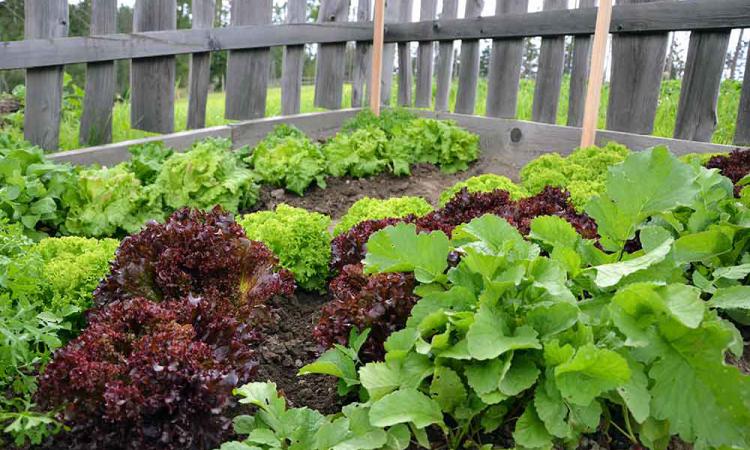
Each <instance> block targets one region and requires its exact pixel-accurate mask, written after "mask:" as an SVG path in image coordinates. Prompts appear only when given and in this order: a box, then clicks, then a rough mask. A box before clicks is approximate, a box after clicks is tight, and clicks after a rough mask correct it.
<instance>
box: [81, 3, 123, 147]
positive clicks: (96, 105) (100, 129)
mask: <svg viewBox="0 0 750 450" xmlns="http://www.w3.org/2000/svg"><path fill="white" fill-rule="evenodd" d="M116 31H117V0H100V1H97V2H93V3H92V4H91V34H109V33H114V32H116ZM115 89H116V87H115V63H114V61H108V62H97V63H90V64H87V65H86V87H85V96H84V99H83V112H82V113H81V127H80V129H79V133H78V143H79V145H81V146H88V145H100V144H106V143H108V142H112V108H113V107H114V104H115Z"/></svg>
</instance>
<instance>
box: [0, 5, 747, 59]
mask: <svg viewBox="0 0 750 450" xmlns="http://www.w3.org/2000/svg"><path fill="white" fill-rule="evenodd" d="M451 2H455V0H448V3H449V5H450V3H451ZM612 14H613V18H612V25H611V27H610V33H614V34H616V35H620V34H625V33H631V34H632V33H638V34H641V33H652V32H665V31H673V30H676V31H689V30H717V29H723V30H727V29H733V28H748V27H750V2H748V1H747V0H721V1H720V2H717V1H716V0H691V1H689V2H669V1H660V2H656V3H646V4H637V5H620V6H615V8H614V10H613V13H612ZM454 17H455V16H454ZM595 21H596V10H595V9H590V8H587V9H576V10H567V11H540V12H535V13H528V14H523V15H518V14H513V15H508V16H498V17H495V16H489V17H481V18H475V19H452V20H446V19H443V18H441V19H439V20H434V21H420V22H413V23H410V24H403V25H399V24H391V25H390V26H389V27H388V30H387V31H386V36H385V41H386V42H429V41H441V40H442V41H448V40H455V39H494V38H497V39H506V38H519V37H533V36H543V37H544V36H559V35H563V34H565V35H586V34H592V33H593V32H594V22H595ZM371 40H372V26H371V25H370V24H361V23H360V24H358V23H354V22H350V23H344V24H336V23H325V24H314V23H307V24H294V25H256V26H239V27H235V26H232V27H225V28H214V29H213V30H172V31H155V32H145V33H129V34H124V33H120V34H113V35H108V36H106V37H104V36H88V37H70V38H59V39H51V40H49V39H32V40H24V41H13V42H2V43H0V70H5V69H22V68H33V67H45V66H49V65H62V64H75V63H88V62H96V61H111V60H118V59H131V58H147V57H152V56H163V55H180V54H188V53H197V52H206V51H218V50H237V49H251V48H265V47H272V46H280V45H301V44H304V43H336V42H347V41H358V42H370V41H371Z"/></svg>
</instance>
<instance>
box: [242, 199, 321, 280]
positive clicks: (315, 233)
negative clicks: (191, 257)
mask: <svg viewBox="0 0 750 450" xmlns="http://www.w3.org/2000/svg"><path fill="white" fill-rule="evenodd" d="M238 223H239V224H240V225H242V227H243V228H244V229H245V233H246V234H247V237H248V238H250V239H253V240H256V241H260V242H263V243H264V244H266V245H267V246H268V248H270V249H271V251H273V252H274V254H275V255H276V256H278V258H279V262H280V265H281V266H282V267H284V268H285V269H288V270H290V271H291V272H292V273H293V274H294V279H295V281H296V282H297V284H298V285H299V286H300V287H302V288H303V289H306V290H309V291H322V290H324V289H325V286H326V281H327V279H328V262H329V260H330V258H331V235H330V233H329V231H328V228H329V227H330V225H331V218H330V217H328V216H326V215H323V214H319V213H315V212H308V211H307V210H305V209H302V208H294V207H292V206H289V205H286V204H280V205H278V206H277V207H276V210H275V211H261V212H257V213H253V214H247V215H245V216H242V217H241V218H240V219H239V220H238Z"/></svg>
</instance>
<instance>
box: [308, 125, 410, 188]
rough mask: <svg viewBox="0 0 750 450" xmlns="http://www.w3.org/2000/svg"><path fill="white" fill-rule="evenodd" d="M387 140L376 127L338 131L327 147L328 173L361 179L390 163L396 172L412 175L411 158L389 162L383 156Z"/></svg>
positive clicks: (377, 171)
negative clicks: (347, 131) (410, 170)
mask: <svg viewBox="0 0 750 450" xmlns="http://www.w3.org/2000/svg"><path fill="white" fill-rule="evenodd" d="M387 142H388V138H387V136H386V134H385V133H384V132H383V131H382V130H381V129H380V128H375V127H367V128H359V129H356V130H354V131H352V132H351V133H338V134H337V135H336V136H334V137H333V138H332V139H331V140H329V141H328V142H326V144H325V145H324V146H323V154H324V155H325V157H326V160H327V161H328V173H329V174H331V175H332V176H334V177H343V176H346V175H351V176H353V177H356V178H361V177H368V176H372V175H377V174H378V173H381V172H383V171H384V170H385V169H386V167H388V166H389V165H390V167H391V170H392V171H393V172H394V173H395V174H396V175H405V174H408V173H409V161H408V160H407V161H403V160H397V161H389V160H388V159H386V158H385V157H384V156H383V152H384V149H385V147H386V143H387Z"/></svg>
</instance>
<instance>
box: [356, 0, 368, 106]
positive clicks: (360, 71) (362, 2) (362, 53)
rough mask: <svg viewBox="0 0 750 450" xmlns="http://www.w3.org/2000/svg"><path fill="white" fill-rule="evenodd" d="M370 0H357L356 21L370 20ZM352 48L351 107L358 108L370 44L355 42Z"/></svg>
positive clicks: (363, 89)
mask: <svg viewBox="0 0 750 450" xmlns="http://www.w3.org/2000/svg"><path fill="white" fill-rule="evenodd" d="M371 6H372V2H371V1H370V0H359V2H358V3H357V22H369V21H370V8H371ZM355 46H356V47H355V49H354V67H353V68H352V107H353V108H359V107H361V106H362V105H363V104H364V102H365V98H366V97H365V85H366V84H367V82H368V81H367V80H368V74H369V73H370V44H368V43H366V42H357V43H356V44H355Z"/></svg>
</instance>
